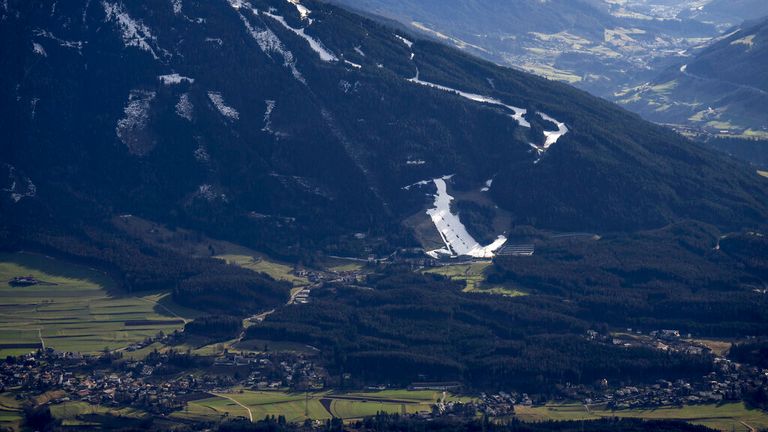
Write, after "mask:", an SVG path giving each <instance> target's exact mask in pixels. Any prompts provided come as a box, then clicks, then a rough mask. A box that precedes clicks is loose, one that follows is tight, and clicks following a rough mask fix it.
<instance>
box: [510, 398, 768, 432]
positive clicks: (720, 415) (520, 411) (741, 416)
mask: <svg viewBox="0 0 768 432" xmlns="http://www.w3.org/2000/svg"><path fill="white" fill-rule="evenodd" d="M515 411H516V413H517V417H518V418H519V419H520V420H523V421H527V422H535V421H542V420H594V419H598V418H602V417H624V418H643V419H652V420H683V421H688V422H690V423H694V424H700V425H703V426H707V427H710V428H714V429H718V430H723V431H731V430H734V431H746V432H750V431H751V430H752V429H751V428H756V429H758V430H760V429H764V428H768V413H765V412H764V411H760V410H756V409H754V410H753V409H749V408H747V407H746V406H745V405H744V404H743V403H728V404H722V405H692V406H686V407H683V408H675V407H665V408H658V409H652V410H622V411H610V410H604V409H599V407H590V409H589V411H587V409H586V408H585V407H584V405H581V404H563V405H554V404H553V405H546V406H543V407H524V406H517V407H515ZM750 427H751V428H750Z"/></svg>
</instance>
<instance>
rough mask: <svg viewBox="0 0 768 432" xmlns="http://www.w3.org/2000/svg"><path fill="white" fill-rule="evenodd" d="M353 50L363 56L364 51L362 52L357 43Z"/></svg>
mask: <svg viewBox="0 0 768 432" xmlns="http://www.w3.org/2000/svg"><path fill="white" fill-rule="evenodd" d="M355 52H356V53H358V54H360V57H365V53H364V52H363V49H362V48H360V46H359V45H358V46H356V47H355Z"/></svg>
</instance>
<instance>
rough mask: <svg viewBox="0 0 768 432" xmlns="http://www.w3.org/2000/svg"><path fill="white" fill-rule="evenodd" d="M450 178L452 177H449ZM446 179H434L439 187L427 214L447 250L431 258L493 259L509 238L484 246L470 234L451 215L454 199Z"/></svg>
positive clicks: (459, 221) (499, 239) (436, 253)
mask: <svg viewBox="0 0 768 432" xmlns="http://www.w3.org/2000/svg"><path fill="white" fill-rule="evenodd" d="M448 178H450V177H448ZM445 180H447V178H446V177H442V178H438V179H434V180H433V182H434V183H435V186H436V187H437V194H436V195H435V203H434V208H432V209H429V210H427V214H428V215H429V217H430V218H432V223H434V224H435V228H437V231H438V232H439V233H440V237H441V238H442V239H443V243H445V248H443V249H438V250H434V251H430V255H431V256H436V255H437V256H439V255H450V256H471V257H475V258H493V256H494V252H496V251H497V250H498V249H499V248H501V247H502V246H504V243H506V242H507V238H506V237H505V236H503V235H500V236H499V237H498V238H497V239H496V240H495V241H494V242H493V243H491V244H489V245H487V246H482V245H481V244H480V243H478V242H477V240H475V239H474V238H473V237H472V236H471V235H470V234H469V233H468V232H467V229H466V227H465V226H464V224H462V223H461V220H460V219H459V216H458V215H455V214H453V213H451V201H453V197H452V196H450V195H448V189H447V185H446V183H445Z"/></svg>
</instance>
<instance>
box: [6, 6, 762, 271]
mask: <svg viewBox="0 0 768 432" xmlns="http://www.w3.org/2000/svg"><path fill="white" fill-rule="evenodd" d="M244 5H247V6H244ZM118 6H119V7H118ZM305 6H306V7H308V8H309V9H310V10H311V14H310V17H311V21H310V20H304V19H302V18H301V16H300V14H299V12H298V11H297V9H296V8H295V7H294V5H292V4H290V3H288V2H285V1H282V0H258V1H256V0H254V1H252V2H228V1H224V0H222V1H215V2H182V8H181V10H180V11H175V10H174V8H173V7H172V5H171V4H170V3H152V4H141V5H139V4H123V3H120V2H85V1H82V2H70V3H68V4H67V5H59V6H58V7H57V8H56V9H55V10H54V13H51V10H52V3H51V2H42V3H39V2H36V3H29V2H15V3H14V2H11V3H10V5H9V8H11V10H12V11H13V12H14V13H9V14H7V15H4V16H6V19H4V20H3V21H2V23H0V32H2V34H3V35H5V36H7V38H9V39H8V40H15V41H18V43H14V44H7V45H6V46H5V47H4V49H5V50H7V51H8V55H7V56H3V59H2V60H0V61H3V62H4V63H3V65H2V66H3V67H4V69H5V70H7V71H8V73H7V74H4V75H3V77H2V81H1V82H0V87H2V89H3V92H2V93H1V94H0V95H1V96H2V98H3V99H2V110H3V111H2V114H3V115H2V116H0V127H2V129H3V130H4V131H6V135H7V137H8V139H7V140H3V143H2V146H3V147H2V150H3V152H2V154H3V156H2V158H3V162H4V163H7V165H4V167H6V166H7V167H11V168H12V169H13V170H14V171H13V172H14V173H15V174H14V175H15V176H17V177H19V178H20V179H29V180H30V181H31V182H33V183H34V185H35V193H34V197H29V196H26V195H23V194H22V195H19V192H18V191H15V192H9V193H8V194H7V195H8V196H5V197H4V199H3V204H2V205H3V206H4V209H7V211H4V212H3V213H4V215H3V217H4V222H3V223H4V224H5V225H6V226H8V227H12V228H11V230H12V231H14V232H18V231H19V230H20V227H22V226H24V225H25V223H27V222H28V221H29V220H31V219H30V218H31V217H37V216H32V215H33V213H35V212H39V211H43V212H45V213H48V214H55V215H57V216H60V215H63V214H64V213H66V212H71V213H72V215H78V216H79V215H81V214H83V213H86V216H87V218H90V219H92V221H93V220H96V221H98V220H99V219H100V218H103V217H105V216H107V217H108V216H111V215H113V214H114V213H115V212H125V213H137V214H140V215H142V216H146V217H149V218H151V219H154V220H158V221H161V222H166V223H171V224H179V225H183V226H188V227H191V228H197V229H201V230H204V231H206V232H208V233H209V234H211V235H216V236H217V237H221V238H226V239H235V240H237V241H238V242H242V243H246V244H248V245H250V246H259V247H261V248H262V249H264V250H268V251H271V252H273V253H275V254H277V255H280V256H293V257H295V256H298V255H300V254H301V251H306V250H315V249H321V248H326V247H329V246H330V245H334V244H337V243H338V241H339V240H340V238H342V237H343V236H345V235H351V234H353V233H357V232H366V233H368V234H369V235H371V236H375V237H383V238H385V239H387V241H388V242H389V243H390V246H391V245H393V244H399V245H403V244H406V245H407V244H413V240H412V239H411V238H409V237H410V233H409V232H407V230H405V229H403V228H402V227H401V225H400V222H401V221H402V220H403V219H404V218H406V217H408V216H411V215H413V214H415V213H417V212H423V210H424V208H425V206H426V205H427V201H428V199H426V198H425V196H424V194H423V192H424V191H414V190H409V191H406V190H403V187H404V186H406V185H408V184H411V183H414V182H418V181H421V180H425V179H430V178H435V177H438V176H442V175H446V174H456V179H458V180H457V181H462V182H464V184H466V185H469V184H476V185H478V186H479V185H482V183H483V182H485V181H486V180H488V178H491V177H494V176H495V178H496V181H495V183H494V185H493V187H492V188H491V191H490V195H491V196H492V197H493V199H494V201H495V202H496V203H497V204H499V205H500V206H501V207H503V208H504V209H506V210H508V211H510V212H511V213H512V214H513V215H514V217H515V221H514V223H516V224H521V223H522V224H532V225H535V226H537V227H540V228H554V229H567V230H581V229H587V228H593V229H599V230H600V231H606V230H609V231H612V230H634V229H638V228H649V227H658V226H662V225H665V224H666V223H669V222H672V221H675V220H678V219H680V218H692V219H699V220H703V221H706V222H708V223H712V224H714V225H717V226H719V227H726V228H731V229H739V228H741V227H742V226H757V225H759V224H761V223H763V222H764V221H765V220H766V218H765V216H766V215H767V214H768V210H767V209H766V205H765V203H766V202H768V200H766V199H764V198H765V197H766V195H768V192H766V189H767V188H768V186H767V185H766V183H765V181H764V180H763V179H761V178H758V176H756V175H755V173H754V171H753V170H750V169H748V168H746V167H744V166H741V165H740V164H738V163H736V162H733V161H731V160H729V159H727V158H724V157H721V156H717V155H715V154H713V153H710V152H708V151H707V150H704V149H702V148H700V147H699V146H697V145H695V144H691V143H690V142H688V141H685V140H683V139H682V138H680V137H679V136H677V135H675V134H674V133H672V132H669V131H668V130H666V129H663V128H660V127H657V126H653V125H650V124H648V123H645V122H643V121H641V120H640V119H639V118H637V117H636V116H634V115H631V114H628V113H626V112H624V111H622V110H620V109H618V108H616V107H615V106H613V105H611V104H609V103H607V102H605V101H602V100H600V99H597V98H594V97H590V96H588V95H586V94H585V93H583V92H580V91H577V90H574V89H573V88H570V87H568V86H565V85H562V84H557V83H553V82H550V81H547V80H545V79H542V78H537V77H534V76H531V75H528V74H525V73H521V72H517V71H514V70H510V69H505V68H501V67H498V66H495V65H493V64H491V63H488V62H485V61H481V60H478V59H476V58H473V57H471V56H468V55H466V54H463V53H461V52H458V51H456V50H454V49H451V48H447V47H445V46H443V45H440V44H436V43H433V42H427V41H417V40H414V41H411V42H415V43H414V44H413V45H412V46H408V44H406V43H405V42H403V40H401V39H399V38H398V37H397V36H403V35H399V34H398V32H397V31H396V30H393V29H391V28H388V27H386V26H383V25H381V24H378V23H375V22H373V21H370V20H368V19H366V18H362V17H360V16H359V15H356V14H354V13H351V12H348V11H345V10H344V9H341V8H338V7H335V6H331V5H328V4H324V3H320V2H313V1H309V0H308V1H306V2H305ZM105 8H106V9H105ZM115 8H117V9H115ZM118 9H119V12H120V13H117V12H116V11H117V10H118ZM117 18H120V19H117ZM121 19H122V20H123V21H121ZM125 22H130V23H134V24H136V25H137V26H138V27H136V28H139V29H141V30H142V32H144V33H147V34H144V33H142V34H140V35H138V36H137V35H133V34H130V33H129V34H126V33H125V31H126V30H125V28H124V26H123V24H124V23H125ZM121 23H123V24H121ZM139 24H141V25H139ZM129 28H131V27H129ZM298 31H302V32H303V33H302V34H303V35H304V37H302V36H300V35H299V34H297V32H298ZM134 36H135V37H134ZM406 36H407V35H406ZM305 37H306V38H310V39H312V40H314V41H316V42H317V43H318V44H320V43H321V44H322V46H323V47H324V49H325V50H327V51H328V52H329V53H331V54H332V55H333V56H334V57H335V58H336V59H337V61H324V60H323V59H322V57H321V56H319V55H318V54H317V52H316V51H315V50H314V49H313V48H312V45H310V44H309V43H307V39H305ZM41 49H42V50H41ZM411 55H413V57H411ZM155 57H157V59H156V58H155ZM357 66H360V67H359V68H358V67H357ZM417 70H418V71H419V73H420V79H422V80H425V81H429V82H432V83H436V84H439V85H442V86H449V87H452V88H455V89H460V90H462V91H466V92H471V93H477V94H479V95H486V96H488V97H491V98H495V99H498V100H500V101H501V102H503V103H505V104H510V105H514V106H519V107H521V108H524V109H526V110H527V111H528V115H527V116H526V117H525V119H526V121H528V122H530V123H531V126H532V127H531V128H526V127H523V126H520V124H518V122H516V121H514V120H513V119H511V118H510V117H509V113H508V112H507V111H505V110H504V109H502V108H500V107H499V106H497V105H492V104H483V103H478V102H474V101H470V100H467V99H466V98H462V97H459V96H458V95H456V94H453V93H451V92H449V91H443V90H439V89H435V88H429V87H427V86H424V85H419V84H416V83H413V82H409V81H408V80H409V79H411V78H413V77H414V76H415V75H416V73H417ZM539 111H541V112H543V113H546V114H549V115H551V116H554V117H555V118H557V119H558V120H559V121H562V122H565V124H566V125H567V127H568V129H569V132H568V134H566V135H565V136H563V137H562V138H561V139H560V140H559V141H558V142H557V144H556V145H554V146H552V147H551V149H550V150H549V151H547V153H546V154H544V155H543V157H542V158H541V160H540V161H539V162H538V163H536V164H534V163H533V162H534V161H536V160H537V159H538V157H539V156H537V155H536V152H535V151H533V149H532V148H531V146H530V144H529V143H541V142H543V140H544V135H543V132H544V130H545V129H547V128H552V126H553V125H552V124H550V123H548V122H546V121H544V120H543V118H542V117H540V116H539V115H537V114H536V113H537V112H539ZM409 162H410V163H409ZM9 169H10V168H9ZM18 184H19V185H20V184H21V183H18ZM9 186H10V185H9ZM8 189H11V188H10V187H9V188H8ZM13 194H16V195H19V196H22V198H21V201H20V202H19V203H16V202H15V201H14V199H13V198H12V196H16V195H13ZM32 200H36V201H37V204H36V205H37V206H41V207H34V208H30V207H29V202H30V201H32ZM84 209H87V210H88V211H85V212H84ZM88 223H90V222H88Z"/></svg>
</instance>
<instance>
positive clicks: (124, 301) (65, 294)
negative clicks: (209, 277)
mask: <svg viewBox="0 0 768 432" xmlns="http://www.w3.org/2000/svg"><path fill="white" fill-rule="evenodd" d="M26 275H32V276H35V277H36V278H38V279H40V280H43V281H45V282H50V283H53V284H55V285H48V284H40V285H36V286H32V287H11V286H10V285H8V284H7V283H5V281H7V280H9V279H11V278H12V277H14V276H26ZM0 281H3V283H2V284H1V285H0V298H2V300H1V301H0V356H6V355H16V354H22V353H24V352H28V351H30V349H29V348H21V349H19V348H10V349H4V348H3V345H4V344H5V345H7V344H16V343H35V342H39V340H40V338H39V337H40V336H42V338H43V340H44V341H45V345H46V347H52V348H55V349H58V350H63V351H80V352H96V351H99V350H102V349H104V348H105V347H109V348H111V349H116V348H121V347H125V346H127V345H130V344H131V343H134V342H139V341H141V340H143V339H144V338H146V337H148V336H153V335H155V334H157V332H159V331H164V332H172V331H173V330H175V329H177V328H181V327H182V324H173V325H171V324H168V323H157V324H153V323H149V324H147V325H140V326H130V327H129V326H126V325H125V322H126V321H129V320H166V321H167V320H174V319H185V320H186V319H190V318H194V316H195V313H194V311H191V310H188V309H185V308H182V307H180V306H178V305H175V304H173V303H172V302H170V298H167V294H165V293H160V294H157V293H155V294H146V295H143V296H141V297H139V296H129V295H125V294H124V293H120V292H117V291H116V288H115V283H114V281H113V280H111V279H110V278H109V277H108V276H106V275H105V274H103V273H100V272H98V271H96V270H94V269H90V268H87V267H83V266H79V265H74V264H71V263H67V262H64V261H60V260H55V259H52V258H48V257H44V256H41V255H35V254H28V253H15V254H0Z"/></svg>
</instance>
